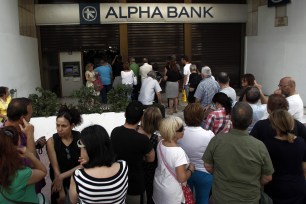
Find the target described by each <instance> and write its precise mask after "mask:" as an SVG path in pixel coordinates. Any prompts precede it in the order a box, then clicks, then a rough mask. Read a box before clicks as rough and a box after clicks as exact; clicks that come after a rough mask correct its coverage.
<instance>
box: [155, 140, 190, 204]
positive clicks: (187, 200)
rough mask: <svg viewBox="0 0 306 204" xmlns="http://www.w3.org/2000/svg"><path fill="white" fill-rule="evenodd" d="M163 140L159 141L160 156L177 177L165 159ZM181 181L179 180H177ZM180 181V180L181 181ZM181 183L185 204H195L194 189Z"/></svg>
mask: <svg viewBox="0 0 306 204" xmlns="http://www.w3.org/2000/svg"><path fill="white" fill-rule="evenodd" d="M161 142H162V141H160V142H159V143H158V148H159V153H160V157H161V158H162V161H163V163H164V165H165V166H166V168H167V169H168V171H169V172H170V174H171V175H172V176H173V177H174V178H175V180H177V179H176V175H175V174H174V173H173V172H172V171H171V169H170V168H169V167H168V165H167V163H166V161H165V159H164V155H163V152H162V151H161V147H160V143H161ZM177 182H179V181H177ZM179 183H180V182H179ZM180 184H181V187H182V190H183V193H184V197H185V204H195V201H194V198H193V195H192V191H191V189H190V187H189V186H188V185H187V184H186V185H183V184H182V183H180Z"/></svg>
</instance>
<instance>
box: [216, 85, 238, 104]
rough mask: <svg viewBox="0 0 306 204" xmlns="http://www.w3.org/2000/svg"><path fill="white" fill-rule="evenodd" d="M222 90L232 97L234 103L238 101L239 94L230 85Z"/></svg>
mask: <svg viewBox="0 0 306 204" xmlns="http://www.w3.org/2000/svg"><path fill="white" fill-rule="evenodd" d="M220 92H222V93H225V94H226V95H227V96H228V97H230V98H231V99H232V103H233V104H235V103H236V100H237V94H236V91H235V89H233V88H232V87H230V86H229V87H226V88H224V89H222V90H221V91H220Z"/></svg>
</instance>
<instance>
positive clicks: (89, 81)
mask: <svg viewBox="0 0 306 204" xmlns="http://www.w3.org/2000/svg"><path fill="white" fill-rule="evenodd" d="M93 68H94V65H93V64H92V63H87V64H86V67H85V69H86V72H85V78H86V87H92V88H94V82H95V81H96V79H97V78H96V75H97V73H96V72H95V71H94V70H93ZM94 93H95V95H96V96H98V95H100V91H96V90H95V92H94Z"/></svg>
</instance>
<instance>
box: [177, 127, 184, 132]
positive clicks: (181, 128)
mask: <svg viewBox="0 0 306 204" xmlns="http://www.w3.org/2000/svg"><path fill="white" fill-rule="evenodd" d="M183 131H184V126H183V125H182V126H181V127H180V129H178V130H177V131H176V132H183Z"/></svg>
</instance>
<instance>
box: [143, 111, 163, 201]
mask: <svg viewBox="0 0 306 204" xmlns="http://www.w3.org/2000/svg"><path fill="white" fill-rule="evenodd" d="M162 118H163V116H162V114H161V112H160V110H159V108H157V107H154V106H152V107H148V108H146V110H145V111H144V113H143V117H142V120H141V125H140V126H139V127H138V132H139V133H142V134H144V135H146V136H147V137H148V138H149V139H150V142H151V143H152V146H153V148H154V150H155V154H156V152H157V151H156V147H157V144H158V141H159V139H158V135H157V134H156V131H157V130H158V128H159V124H160V121H161V120H162ZM156 167H157V155H155V161H154V162H151V163H147V162H144V172H145V187H146V194H147V204H153V203H154V202H153V199H152V195H153V179H154V174H155V169H156Z"/></svg>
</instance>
